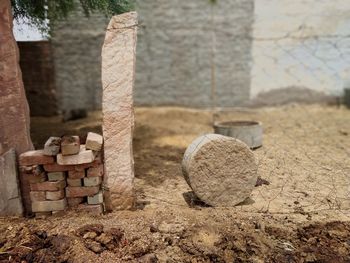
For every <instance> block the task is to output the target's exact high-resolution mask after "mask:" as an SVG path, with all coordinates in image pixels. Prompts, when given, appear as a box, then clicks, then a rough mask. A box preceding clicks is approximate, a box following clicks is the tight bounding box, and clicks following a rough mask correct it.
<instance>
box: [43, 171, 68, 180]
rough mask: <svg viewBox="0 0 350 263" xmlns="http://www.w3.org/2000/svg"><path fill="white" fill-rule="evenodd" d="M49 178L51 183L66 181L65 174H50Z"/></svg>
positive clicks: (48, 174)
mask: <svg viewBox="0 0 350 263" xmlns="http://www.w3.org/2000/svg"><path fill="white" fill-rule="evenodd" d="M47 178H48V180H49V181H51V182H52V181H63V180H65V179H66V173H65V172H50V173H47Z"/></svg>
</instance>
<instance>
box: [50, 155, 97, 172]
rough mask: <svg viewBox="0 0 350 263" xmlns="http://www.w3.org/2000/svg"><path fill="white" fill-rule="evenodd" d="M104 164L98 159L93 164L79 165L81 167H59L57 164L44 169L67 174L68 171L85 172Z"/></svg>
mask: <svg viewBox="0 0 350 263" xmlns="http://www.w3.org/2000/svg"><path fill="white" fill-rule="evenodd" d="M101 163H102V161H101V159H100V158H99V157H96V158H95V160H94V161H93V162H91V163H85V164H79V165H59V164H57V163H53V164H46V165H44V169H45V171H47V172H66V171H83V170H85V169H87V168H90V167H97V166H98V165H100V164H101Z"/></svg>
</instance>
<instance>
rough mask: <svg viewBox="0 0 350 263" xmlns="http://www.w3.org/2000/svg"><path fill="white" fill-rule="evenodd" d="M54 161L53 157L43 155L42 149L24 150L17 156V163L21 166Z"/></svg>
mask: <svg viewBox="0 0 350 263" xmlns="http://www.w3.org/2000/svg"><path fill="white" fill-rule="evenodd" d="M54 162H55V159H54V157H52V156H46V155H44V151H43V150H37V151H29V152H25V153H22V154H21V155H20V156H19V164H20V165H22V166H23V165H34V164H50V163H54Z"/></svg>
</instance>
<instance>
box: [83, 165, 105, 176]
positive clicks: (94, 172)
mask: <svg viewBox="0 0 350 263" xmlns="http://www.w3.org/2000/svg"><path fill="white" fill-rule="evenodd" d="M86 176H87V177H97V176H103V165H99V166H97V167H91V168H89V169H88V170H87V173H86Z"/></svg>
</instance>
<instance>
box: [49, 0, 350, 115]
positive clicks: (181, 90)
mask: <svg viewBox="0 0 350 263" xmlns="http://www.w3.org/2000/svg"><path fill="white" fill-rule="evenodd" d="M211 8H212V6H211V4H210V3H209V0H208V1H207V0H191V1H181V0H172V1H168V0H138V1H137V11H138V13H139V21H140V25H139V33H138V46H137V66H136V85H135V104H136V105H180V106H190V107H207V106H210V105H211V97H210V89H211V87H210V86H211V85H210V82H211V49H212V45H211V41H212V30H213V26H212V24H211ZM349 11H350V2H347V1H342V0H335V1H325V0H321V1H319V0H310V1H304V0H296V1H293V2H291V1H288V0H218V1H217V3H216V4H215V5H214V6H213V14H214V24H215V26H214V30H215V36H216V45H215V49H216V52H215V61H214V62H215V67H216V87H217V104H218V105H219V106H240V105H252V104H253V105H254V104H280V103H282V104H283V103H287V102H289V101H307V102H313V101H320V100H323V99H328V98H329V97H332V96H341V95H342V87H343V82H344V80H346V79H348V78H349V77H348V76H349V73H350V67H349V66H348V65H349V63H348V61H349V58H350V52H349V47H350V40H349V35H350V32H349V28H350V27H349V24H350V19H349V16H348V15H347V14H348V12H349ZM107 22H108V19H107V18H106V17H104V16H103V15H101V14H93V15H92V16H91V17H90V18H85V17H83V15H82V12H79V11H78V12H76V13H75V14H73V15H71V16H70V18H69V19H68V21H62V22H59V23H57V24H56V25H55V27H54V37H53V39H52V43H53V48H54V59H55V72H56V73H55V77H56V86H57V94H58V95H59V105H60V110H69V109H72V108H86V109H100V107H101V79H100V75H101V72H100V69H101V67H100V63H101V61H100V55H101V46H102V42H103V38H104V34H105V28H106V25H107ZM77 98H79V99H77Z"/></svg>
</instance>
